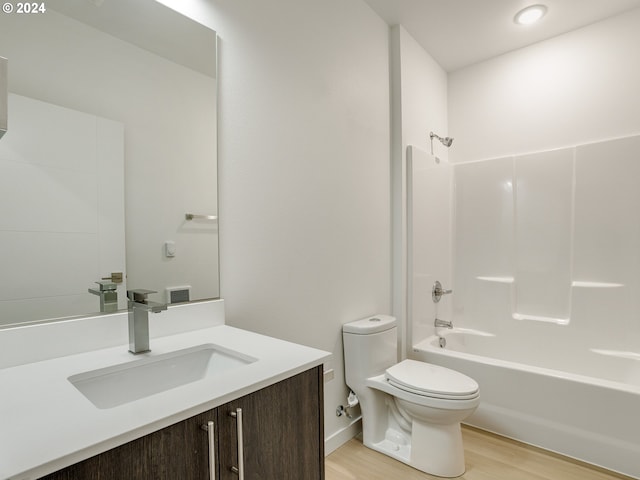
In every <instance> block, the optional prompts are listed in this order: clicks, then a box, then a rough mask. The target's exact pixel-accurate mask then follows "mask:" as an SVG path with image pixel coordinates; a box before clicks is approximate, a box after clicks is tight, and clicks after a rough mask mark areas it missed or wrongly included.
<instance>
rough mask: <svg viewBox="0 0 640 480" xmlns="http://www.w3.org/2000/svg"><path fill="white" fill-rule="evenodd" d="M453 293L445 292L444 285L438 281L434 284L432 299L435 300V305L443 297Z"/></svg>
mask: <svg viewBox="0 0 640 480" xmlns="http://www.w3.org/2000/svg"><path fill="white" fill-rule="evenodd" d="M450 293H453V290H444V289H443V288H442V284H441V283H440V282H439V281H438V280H436V283H434V284H433V288H432V289H431V298H432V299H433V303H438V302H439V301H440V298H442V295H449V294H450Z"/></svg>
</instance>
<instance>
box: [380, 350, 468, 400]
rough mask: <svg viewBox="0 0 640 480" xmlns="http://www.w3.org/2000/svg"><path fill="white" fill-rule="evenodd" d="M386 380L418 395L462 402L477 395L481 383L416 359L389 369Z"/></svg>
mask: <svg viewBox="0 0 640 480" xmlns="http://www.w3.org/2000/svg"><path fill="white" fill-rule="evenodd" d="M385 378H386V379H387V381H388V382H389V383H390V384H391V385H394V386H395V387H397V388H400V389H402V390H406V391H408V392H412V393H416V394H418V395H424V396H429V397H437V398H449V399H460V400H462V399H468V398H474V397H477V396H478V384H477V383H476V381H475V380H473V379H472V378H469V377H467V376H466V375H463V374H462V373H460V372H456V371H455V370H451V369H449V368H445V367H440V366H438V365H432V364H430V363H425V362H418V361H416V360H404V361H402V362H400V363H398V364H396V365H393V366H392V367H389V368H388V369H387V371H386V372H385Z"/></svg>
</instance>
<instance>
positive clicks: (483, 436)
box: [325, 427, 631, 480]
mask: <svg viewBox="0 0 640 480" xmlns="http://www.w3.org/2000/svg"><path fill="white" fill-rule="evenodd" d="M462 437H463V442H464V447H465V463H466V466H467V471H466V472H465V473H464V475H462V476H461V477H458V478H459V479H464V480H620V479H625V480H631V479H630V478H629V477H626V476H624V475H618V474H616V473H612V472H609V471H605V470H602V469H599V468H597V467H592V466H590V465H587V464H584V463H581V462H577V461H575V460H571V459H568V458H565V457H562V456H560V455H557V454H554V453H551V452H547V451H545V450H541V449H539V448H536V447H531V446H529V445H525V444H522V443H519V442H515V441H513V440H509V439H506V438H504V437H500V436H497V435H493V434H491V433H487V432H484V431H481V430H476V429H474V428H469V427H463V429H462ZM325 470H326V480H354V479H358V480H393V479H400V480H437V479H440V480H442V479H441V477H434V476H432V475H427V474H426V473H423V472H420V471H418V470H415V469H413V468H411V467H409V466H407V465H405V464H404V463H401V462H398V461H396V460H394V459H392V458H391V457H388V456H386V455H383V454H381V453H378V452H376V451H374V450H371V449H369V448H366V447H365V446H364V445H362V442H361V441H360V440H359V439H357V438H354V439H352V440H350V441H348V442H347V443H345V444H344V445H343V446H341V447H340V448H338V449H337V450H335V451H334V452H332V453H331V454H330V455H329V456H328V457H327V458H326V463H325Z"/></svg>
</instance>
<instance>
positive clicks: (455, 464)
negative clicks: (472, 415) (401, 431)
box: [409, 421, 465, 477]
mask: <svg viewBox="0 0 640 480" xmlns="http://www.w3.org/2000/svg"><path fill="white" fill-rule="evenodd" d="M411 445H412V452H413V455H412V456H411V460H410V462H409V465H411V466H412V467H414V468H417V469H418V470H422V471H423V472H426V473H430V474H432V475H437V476H439V477H459V476H460V475H462V474H463V473H464V470H465V467H464V447H463V445H462V432H461V431H460V424H459V423H454V424H449V425H438V424H427V423H421V422H415V421H414V422H413V429H412V434H411Z"/></svg>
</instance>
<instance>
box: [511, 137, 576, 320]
mask: <svg viewBox="0 0 640 480" xmlns="http://www.w3.org/2000/svg"><path fill="white" fill-rule="evenodd" d="M514 162H515V180H516V185H515V195H514V203H515V208H514V209H513V210H514V216H515V234H514V247H515V258H514V259H515V273H514V277H515V282H514V285H515V292H514V295H515V304H514V308H513V310H514V312H513V314H514V317H515V318H516V319H524V320H526V319H535V320H537V321H544V322H552V323H558V324H566V323H568V322H569V317H570V314H571V305H570V301H571V261H572V250H571V249H572V215H573V149H561V150H554V151H551V152H544V153H538V154H532V155H525V156H519V157H516V158H515V159H514ZM507 208H508V207H507Z"/></svg>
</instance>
